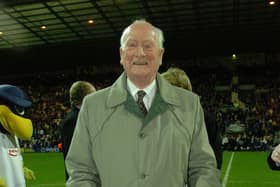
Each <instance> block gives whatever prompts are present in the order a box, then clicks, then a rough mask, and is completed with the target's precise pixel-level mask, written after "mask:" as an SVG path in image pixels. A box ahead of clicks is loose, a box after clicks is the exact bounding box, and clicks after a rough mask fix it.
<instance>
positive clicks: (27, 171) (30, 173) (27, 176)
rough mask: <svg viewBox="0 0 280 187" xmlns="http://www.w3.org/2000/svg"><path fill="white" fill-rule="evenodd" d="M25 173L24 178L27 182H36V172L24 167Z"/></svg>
mask: <svg viewBox="0 0 280 187" xmlns="http://www.w3.org/2000/svg"><path fill="white" fill-rule="evenodd" d="M23 171H24V177H25V179H27V180H36V177H35V174H34V172H33V171H32V170H31V169H29V168H27V167H23Z"/></svg>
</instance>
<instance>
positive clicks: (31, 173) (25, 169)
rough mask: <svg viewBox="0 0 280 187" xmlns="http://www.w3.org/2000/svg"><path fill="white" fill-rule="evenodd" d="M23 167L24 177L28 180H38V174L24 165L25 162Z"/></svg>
mask: <svg viewBox="0 0 280 187" xmlns="http://www.w3.org/2000/svg"><path fill="white" fill-rule="evenodd" d="M22 167H23V172H24V178H25V179H27V180H36V176H35V174H34V171H32V170H31V169H29V168H28V167H26V166H24V164H23V163H22ZM0 187H1V186H0Z"/></svg>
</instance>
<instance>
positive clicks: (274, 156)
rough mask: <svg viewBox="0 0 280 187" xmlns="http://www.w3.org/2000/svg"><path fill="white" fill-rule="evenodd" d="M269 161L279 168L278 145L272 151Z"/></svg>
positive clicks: (279, 148)
mask: <svg viewBox="0 0 280 187" xmlns="http://www.w3.org/2000/svg"><path fill="white" fill-rule="evenodd" d="M271 159H272V160H273V161H274V162H276V164H279V166H280V144H279V145H278V146H276V147H275V149H274V150H273V151H272V154H271Z"/></svg>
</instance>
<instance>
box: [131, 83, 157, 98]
mask: <svg viewBox="0 0 280 187" xmlns="http://www.w3.org/2000/svg"><path fill="white" fill-rule="evenodd" d="M127 87H128V91H129V93H130V94H131V95H132V96H133V98H134V100H137V98H136V97H137V96H136V95H137V94H136V93H137V92H138V91H139V90H144V91H145V92H146V96H147V97H148V98H150V100H152V99H153V98H154V96H155V94H156V80H153V82H152V83H151V84H149V85H148V86H147V87H145V88H144V89H139V88H137V87H136V86H135V84H133V82H132V81H131V80H129V78H127ZM146 96H145V97H146Z"/></svg>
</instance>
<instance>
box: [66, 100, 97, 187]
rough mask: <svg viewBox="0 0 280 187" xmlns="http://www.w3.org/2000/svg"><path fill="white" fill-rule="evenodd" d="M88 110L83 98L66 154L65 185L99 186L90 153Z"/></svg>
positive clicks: (77, 186)
mask: <svg viewBox="0 0 280 187" xmlns="http://www.w3.org/2000/svg"><path fill="white" fill-rule="evenodd" d="M89 124H92V123H90V121H89V111H88V107H87V100H86V99H84V103H83V104H82V107H81V110H80V112H79V115H78V120H77V124H76V128H75V130H74V134H73V138H72V141H71V145H70V148H69V152H68V154H67V157H66V160H65V165H66V169H67V171H68V174H69V179H68V180H67V182H66V186H67V187H81V186H82V187H99V186H100V179H99V175H98V171H97V167H96V164H95V161H94V157H93V155H92V142H91V137H90V133H89V131H90V129H89Z"/></svg>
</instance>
